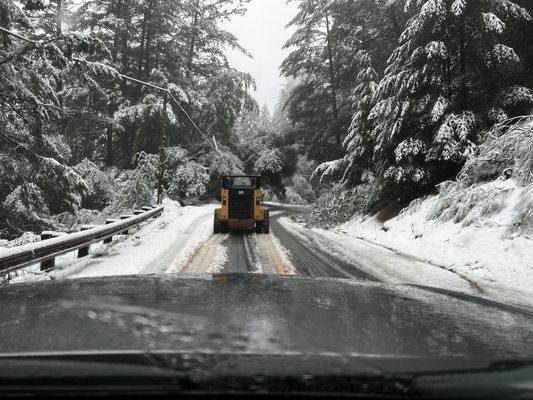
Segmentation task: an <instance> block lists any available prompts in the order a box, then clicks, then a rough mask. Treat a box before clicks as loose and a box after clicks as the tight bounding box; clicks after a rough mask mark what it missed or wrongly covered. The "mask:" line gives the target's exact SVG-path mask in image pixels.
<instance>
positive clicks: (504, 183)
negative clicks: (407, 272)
mask: <svg viewBox="0 0 533 400" xmlns="http://www.w3.org/2000/svg"><path fill="white" fill-rule="evenodd" d="M513 122H516V121H513ZM338 229H339V230H340V231H342V232H344V233H347V234H349V235H354V236H357V237H360V238H363V239H366V240H370V241H372V242H375V243H378V244H381V245H384V246H387V247H390V248H393V249H395V250H399V251H401V252H404V253H407V254H410V255H413V256H416V257H419V258H422V259H425V260H428V261H430V262H432V263H435V264H439V265H443V266H445V267H446V268H447V269H450V270H452V271H456V272H457V273H460V274H462V275H464V276H467V277H468V278H470V279H472V280H474V281H475V282H477V283H478V284H480V286H481V287H483V286H484V285H485V286H488V287H491V286H492V287H496V286H500V285H501V286H507V287H508V288H512V289H516V290H520V291H522V292H527V293H528V294H531V296H533V117H529V118H522V119H521V120H520V121H518V123H517V124H516V125H515V126H513V127H511V128H509V126H508V125H507V124H502V125H499V126H497V127H496V128H495V129H493V130H492V131H490V132H489V133H488V134H487V137H486V140H485V143H484V144H483V145H482V146H481V147H480V149H479V154H478V155H477V156H475V157H472V158H471V159H470V160H469V161H468V162H467V163H466V165H465V166H464V168H463V170H462V171H461V173H460V174H459V176H458V179H457V180H456V181H454V182H445V183H443V184H441V185H440V187H439V194H438V195H436V196H431V197H426V198H423V199H419V200H416V201H414V202H413V203H411V205H410V206H409V207H407V208H406V209H404V210H403V211H402V212H401V213H400V215H398V216H397V217H395V218H393V219H391V220H389V221H387V222H385V223H384V224H382V223H380V222H378V219H377V218H376V216H374V217H372V218H369V219H364V218H361V217H356V218H354V219H352V220H351V221H349V222H347V223H345V224H343V225H341V226H340V227H339V228H338Z"/></svg>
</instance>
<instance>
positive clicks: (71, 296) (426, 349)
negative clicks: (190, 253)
mask: <svg viewBox="0 0 533 400" xmlns="http://www.w3.org/2000/svg"><path fill="white" fill-rule="evenodd" d="M0 303H1V304H2V307H0V334H1V336H2V340H0V352H1V353H17V352H39V351H54V352H55V351H80V350H98V351H126V350H142V349H151V350H169V351H187V352H230V353H236V352H240V353H243V352H244V353H256V354H257V353H260V354H280V353H282V354H291V353H294V354H296V353H305V354H322V355H324V354H329V353H341V354H350V355H357V354H361V355H365V356H376V357H379V356H387V357H396V356H397V357H404V356H408V357H424V358H425V357H450V356H452V357H456V356H459V357H487V356H490V357H491V358H493V359H510V358H525V357H529V358H531V357H532V356H533V335H531V332H532V331H533V314H532V313H531V311H530V310H520V309H514V308H511V307H507V306H504V305H501V304H498V303H493V302H490V301H487V300H483V299H479V298H475V297H471V296H467V295H454V294H453V293H447V292H443V291H434V290H430V289H427V288H420V287H412V286H405V285H387V284H379V283H365V282H354V281H349V280H335V279H311V278H298V277H276V276H260V275H246V276H245V275H242V276H234V275H220V276H215V277H214V278H205V279H202V278H198V279H183V278H179V277H175V276H163V277H161V276H159V277H156V276H132V277H105V278H91V279H81V280H65V281H49V282H40V283H34V284H20V285H8V286H5V287H4V288H2V289H1V290H0Z"/></svg>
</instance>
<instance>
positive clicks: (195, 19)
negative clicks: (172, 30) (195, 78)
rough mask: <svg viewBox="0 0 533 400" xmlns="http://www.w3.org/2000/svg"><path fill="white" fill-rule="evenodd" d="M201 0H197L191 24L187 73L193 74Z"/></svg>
mask: <svg viewBox="0 0 533 400" xmlns="http://www.w3.org/2000/svg"><path fill="white" fill-rule="evenodd" d="M199 7H200V0H196V7H195V9H194V15H193V18H192V24H191V40H190V43H189V52H188V54H187V75H189V76H190V75H191V73H192V71H191V70H192V66H193V60H194V47H195V46H196V36H197V26H198V17H199Z"/></svg>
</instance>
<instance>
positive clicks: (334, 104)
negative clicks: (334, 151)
mask: <svg viewBox="0 0 533 400" xmlns="http://www.w3.org/2000/svg"><path fill="white" fill-rule="evenodd" d="M326 43H327V48H328V60H329V77H330V85H331V106H332V109H333V119H334V124H333V130H334V131H335V132H334V134H335V141H336V142H337V146H339V147H340V146H341V136H340V133H339V127H338V121H339V108H338V105H337V88H336V85H335V68H334V66H333V49H332V46H331V36H330V26H329V16H328V12H327V11H326Z"/></svg>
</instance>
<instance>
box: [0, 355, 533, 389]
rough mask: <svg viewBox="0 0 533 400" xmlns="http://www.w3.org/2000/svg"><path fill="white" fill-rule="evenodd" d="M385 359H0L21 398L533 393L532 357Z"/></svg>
mask: <svg viewBox="0 0 533 400" xmlns="http://www.w3.org/2000/svg"><path fill="white" fill-rule="evenodd" d="M429 361H430V360H425V362H423V360H417V358H407V359H405V360H403V363H404V364H406V366H405V368H406V369H408V366H409V365H413V366H416V363H420V364H423V365H425V363H428V362H429ZM456 361H460V360H456ZM386 363H387V362H386V359H380V358H375V357H370V358H368V359H366V358H364V357H355V358H353V357H352V358H350V357H343V356H342V355H338V356H331V355H329V356H326V355H322V356H321V355H292V354H286V355H283V354H270V355H268V354H231V353H230V354H219V353H172V352H147V351H145V352H125V353H98V352H94V353H90V352H89V353H84V354H81V353H80V354H48V355H27V356H24V355H12V356H0V381H1V382H2V387H1V391H2V393H3V394H10V395H15V396H18V395H20V396H22V395H35V394H37V395H44V394H46V395H50V394H61V395H62V396H63V395H73V396H74V395H76V394H79V393H91V394H94V393H104V394H110V393H115V394H116V393H121V394H124V393H126V394H127V393H134V394H153V393H159V394H160V393H169V394H172V393H173V394H195V393H196V394H199V393H210V394H224V393H241V394H246V395H250V394H260V393H263V394H265V393H268V394H277V393H278V394H279V393H284V394H287V393H292V394H297V395H304V394H319V395H321V396H336V395H346V394H350V395H354V394H357V395H358V396H361V397H365V396H367V397H373V396H380V397H384V398H410V397H416V398H458V397H459V398H488V397H491V398H506V399H507V398H509V399H513V398H528V397H527V396H529V397H533V386H532V379H531V377H533V361H532V362H520V363H510V362H506V363H493V364H490V365H488V364H485V367H482V368H474V369H460V368H457V369H453V368H452V369H450V370H441V371H439V372H432V371H431V370H429V371H427V372H425V371H423V370H421V369H418V370H416V371H415V372H408V371H402V372H397V373H394V372H393V371H387V372H384V371H383V370H382V368H381V366H382V365H385V364H386ZM400 363H402V359H396V360H394V363H393V364H391V365H400ZM467 364H468V362H465V365H467ZM478 364H482V363H478ZM375 365H380V366H378V367H376V366H375ZM428 365H430V364H428ZM473 365H474V364H473ZM465 395H466V396H465ZM524 396H526V397H524Z"/></svg>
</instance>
